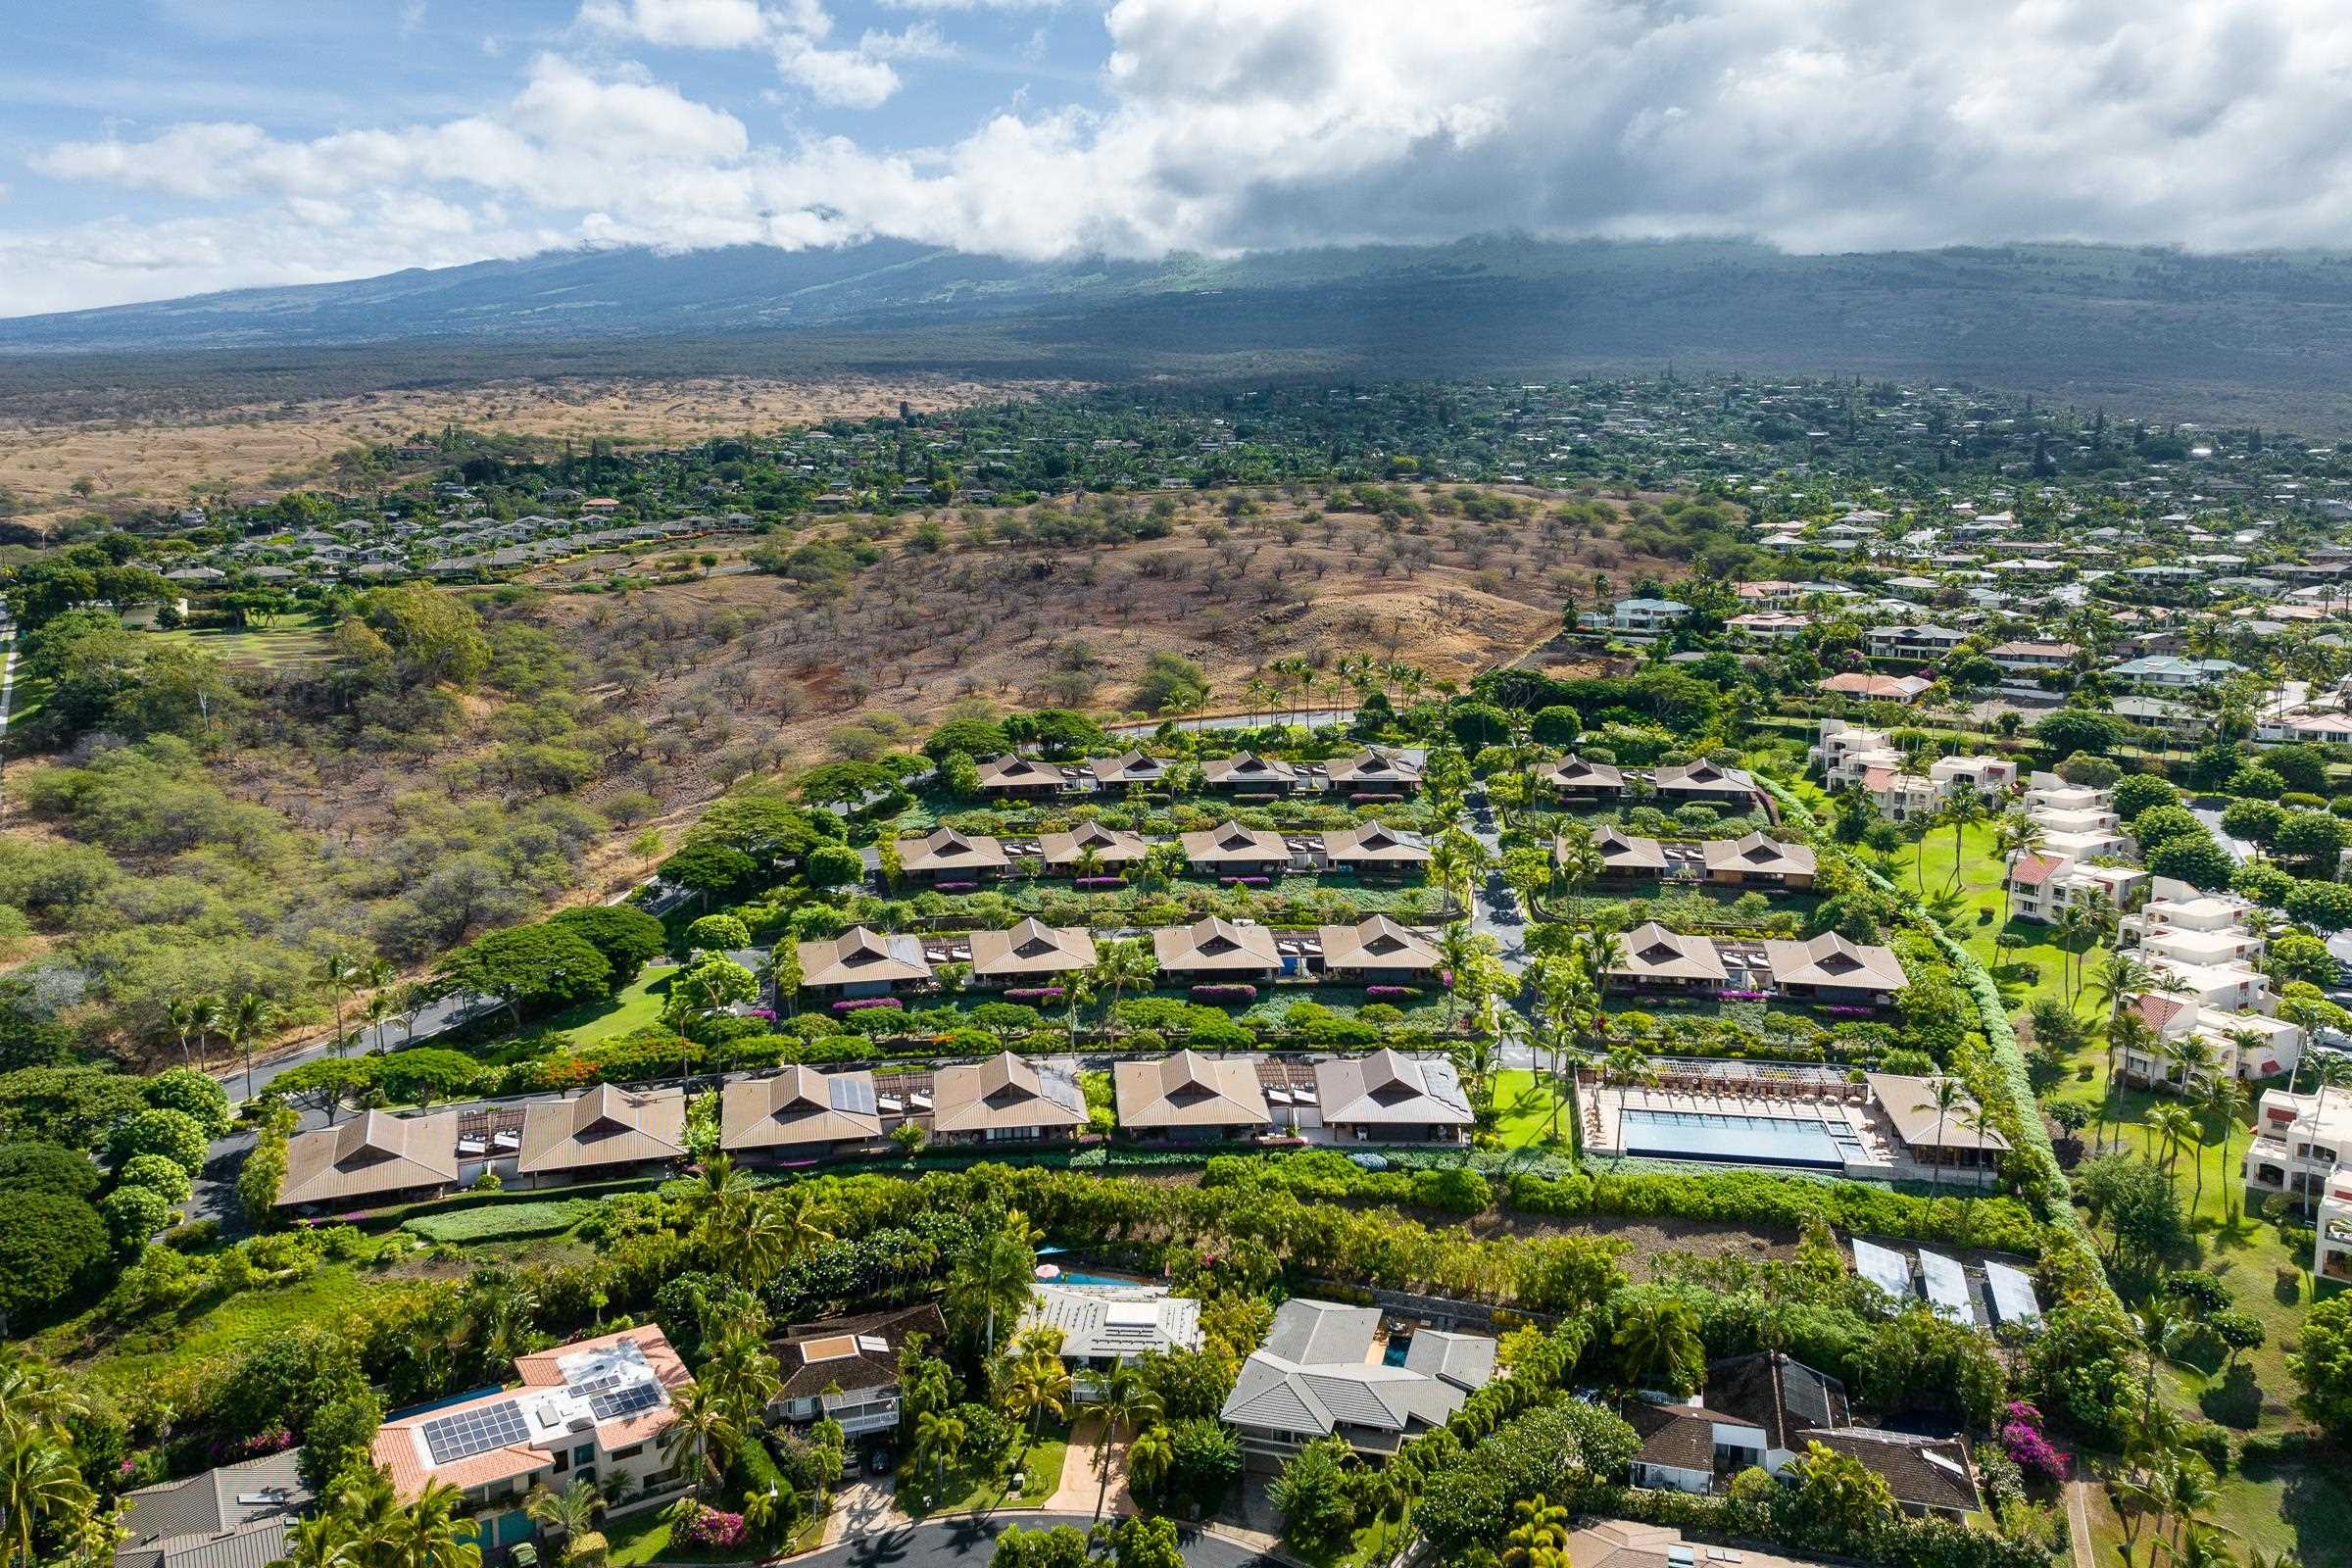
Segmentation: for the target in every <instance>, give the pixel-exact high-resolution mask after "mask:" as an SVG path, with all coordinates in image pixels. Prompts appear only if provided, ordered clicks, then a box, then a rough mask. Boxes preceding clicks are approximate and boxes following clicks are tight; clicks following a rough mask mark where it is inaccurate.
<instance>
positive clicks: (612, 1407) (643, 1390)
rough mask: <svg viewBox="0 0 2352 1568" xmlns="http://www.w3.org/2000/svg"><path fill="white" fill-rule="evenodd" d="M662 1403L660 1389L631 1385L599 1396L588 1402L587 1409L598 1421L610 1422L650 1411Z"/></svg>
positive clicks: (652, 1384)
mask: <svg viewBox="0 0 2352 1568" xmlns="http://www.w3.org/2000/svg"><path fill="white" fill-rule="evenodd" d="M661 1402H662V1389H661V1386H660V1385H659V1384H654V1383H632V1384H630V1385H629V1386H628V1387H627V1388H625V1389H615V1390H613V1392H612V1393H611V1394H600V1395H598V1396H597V1397H595V1398H593V1399H590V1400H589V1401H588V1408H589V1410H590V1411H591V1412H593V1413H594V1414H595V1416H596V1418H597V1419H598V1420H599V1421H611V1420H614V1419H616V1418H618V1417H620V1416H624V1415H634V1414H636V1413H637V1412H638V1411H640V1410H650V1409H652V1408H653V1407H654V1406H655V1405H657V1404H660V1403H661Z"/></svg>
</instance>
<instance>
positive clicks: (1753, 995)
mask: <svg viewBox="0 0 2352 1568" xmlns="http://www.w3.org/2000/svg"><path fill="white" fill-rule="evenodd" d="M1715 994H1716V995H1717V996H1718V997H1721V998H1722V999H1723V1000H1724V1001H1726V1002H1762V1001H1763V1000H1765V999H1766V998H1767V997H1769V996H1771V995H1772V993H1771V992H1769V991H1718V992H1716V993H1715Z"/></svg>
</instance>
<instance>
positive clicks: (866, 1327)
mask: <svg viewBox="0 0 2352 1568" xmlns="http://www.w3.org/2000/svg"><path fill="white" fill-rule="evenodd" d="M910 1334H921V1335H925V1336H927V1337H928V1339H929V1343H930V1344H931V1345H932V1346H933V1347H934V1348H937V1347H939V1346H941V1345H944V1344H945V1343H946V1342H947V1337H948V1325H947V1320H946V1319H944V1318H942V1317H941V1316H940V1315H939V1308H938V1306H936V1305H935V1304H933V1303H932V1302H929V1301H924V1302H922V1303H920V1304H919V1305H915V1306H901V1307H893V1308H892V1309H890V1310H888V1311H884V1312H860V1313H858V1314H857V1315H856V1316H854V1317H830V1318H824V1319H822V1320H820V1321H818V1322H814V1323H795V1324H794V1325H793V1326H792V1327H790V1328H788V1329H786V1330H785V1331H784V1337H783V1338H782V1339H781V1340H779V1341H778V1342H777V1344H776V1369H777V1373H778V1375H779V1376H780V1377H781V1378H782V1380H783V1386H782V1387H781V1388H780V1389H779V1390H778V1391H777V1397H779V1398H785V1399H813V1398H815V1397H817V1396H818V1395H820V1394H822V1393H824V1392H825V1390H826V1389H828V1388H831V1387H835V1386H838V1387H839V1388H840V1389H841V1392H842V1393H844V1394H856V1393H858V1392H859V1391H860V1390H865V1389H887V1388H891V1387H894V1386H895V1385H896V1384H897V1383H898V1381H899V1350H900V1348H902V1347H903V1346H905V1345H906V1343H907V1336H908V1335H910ZM861 1339H867V1340H880V1341H882V1342H883V1346H884V1348H882V1349H879V1350H876V1349H870V1348H866V1347H865V1346H862V1345H859V1344H858V1341H859V1340H861ZM811 1355H813V1356H814V1357H815V1358H814V1359H810V1357H811Z"/></svg>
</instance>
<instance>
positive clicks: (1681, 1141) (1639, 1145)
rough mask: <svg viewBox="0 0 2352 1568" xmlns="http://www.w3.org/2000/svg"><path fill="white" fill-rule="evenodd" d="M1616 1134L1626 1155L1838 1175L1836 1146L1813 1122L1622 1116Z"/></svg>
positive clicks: (1707, 1115) (1696, 1114)
mask: <svg viewBox="0 0 2352 1568" xmlns="http://www.w3.org/2000/svg"><path fill="white" fill-rule="evenodd" d="M1619 1133H1620V1137H1621V1138H1622V1140H1623V1142H1624V1146H1625V1152H1627V1153H1629V1154H1646V1155H1648V1156H1650V1157H1651V1158H1654V1159H1709V1160H1716V1161H1720V1162H1722V1163H1724V1164H1731V1165H1794V1166H1801V1167H1803V1168H1805V1169H1808V1170H1842V1169H1844V1168H1845V1161H1844V1160H1843V1159H1842V1158H1841V1157H1840V1155H1839V1143H1838V1139H1836V1138H1834V1137H1832V1136H1831V1134H1830V1129H1829V1128H1827V1127H1824V1126H1823V1125H1822V1124H1821V1123H1820V1122H1818V1121H1800V1120H1798V1119H1797V1118H1795V1117H1793V1116H1740V1115H1734V1114H1732V1113H1730V1112H1726V1111H1708V1110H1630V1109H1629V1110H1626V1111H1624V1112H1623V1113H1622V1114H1621V1116H1620V1119H1619Z"/></svg>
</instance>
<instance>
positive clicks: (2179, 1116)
mask: <svg viewBox="0 0 2352 1568" xmlns="http://www.w3.org/2000/svg"><path fill="white" fill-rule="evenodd" d="M2148 1131H2149V1132H2150V1133H2153V1134H2154V1135H2155V1136H2156V1137H2157V1138H2158V1139H2159V1140H2161V1141H2162V1143H2163V1146H2164V1157H2163V1159H2162V1161H2161V1163H2162V1164H2163V1166H2164V1183H2165V1185H2166V1186H2167V1187H2172V1186H2175V1185H2176V1183H2175V1181H2174V1169H2173V1167H2174V1166H2175V1165H2176V1164H2177V1163H2178V1162H2179V1161H2180V1149H2181V1146H2182V1145H2183V1144H2185V1143H2187V1142H2188V1141H2189V1140H2190V1139H2192V1138H2194V1137H2196V1135H2197V1119H2196V1117H2194V1116H2192V1115H2190V1114H2189V1113H2188V1107H2187V1106H2185V1105H2180V1104H2173V1103H2166V1104H2162V1105H2158V1106H2157V1107H2156V1108H2155V1109H2153V1110H2151V1111H2149V1112H2148Z"/></svg>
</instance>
